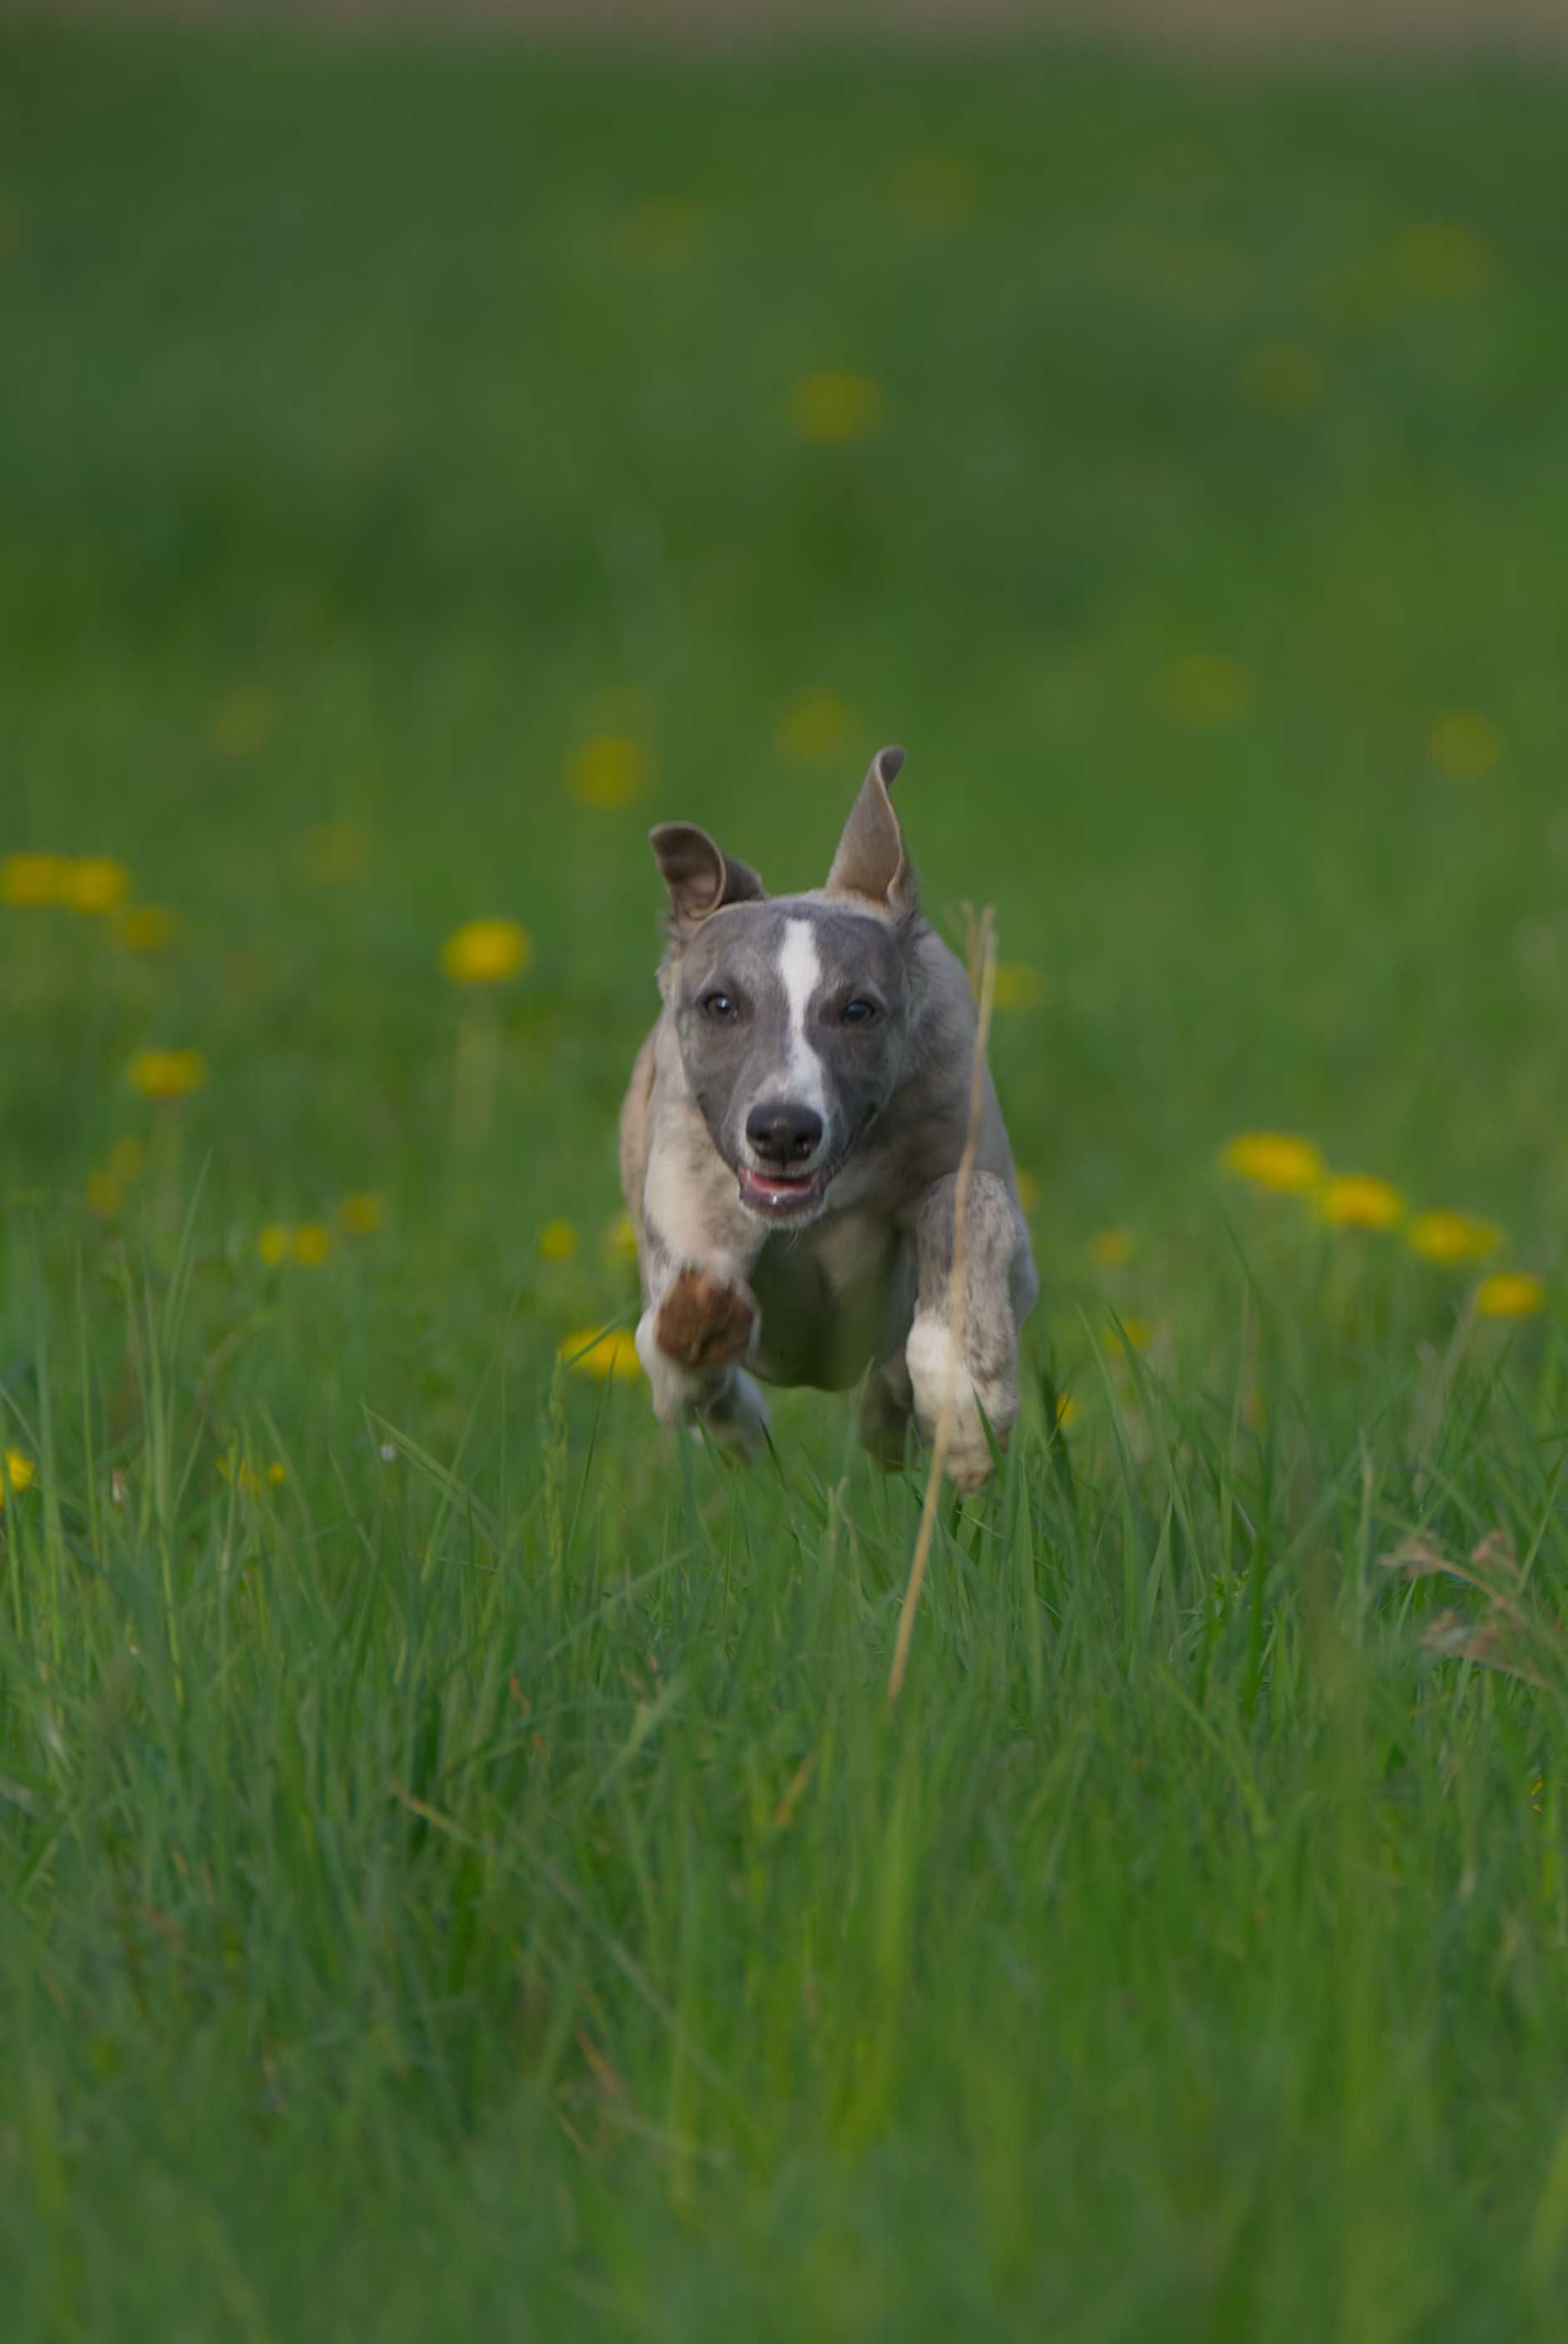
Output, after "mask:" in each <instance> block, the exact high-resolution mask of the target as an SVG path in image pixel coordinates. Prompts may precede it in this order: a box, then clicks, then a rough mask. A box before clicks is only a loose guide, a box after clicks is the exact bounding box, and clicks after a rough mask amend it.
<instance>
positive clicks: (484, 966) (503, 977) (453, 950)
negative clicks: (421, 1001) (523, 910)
mask: <svg viewBox="0 0 1568 2344" xmlns="http://www.w3.org/2000/svg"><path fill="white" fill-rule="evenodd" d="M532 958H533V939H532V937H531V935H529V933H528V930H527V929H526V928H521V927H519V925H518V924H517V922H516V921H515V920H470V921H468V922H467V923H466V924H464V925H463V926H462V927H460V928H454V929H453V930H452V932H451V935H450V936H449V937H448V938H447V940H446V942H445V944H444V945H442V946H441V966H442V968H443V969H444V970H445V972H446V974H447V975H448V976H450V979H451V981H452V983H453V984H454V985H504V984H505V983H506V981H507V979H508V977H511V976H520V975H521V973H522V971H523V970H524V969H525V968H526V967H527V966H528V965H529V963H530V961H531V959H532Z"/></svg>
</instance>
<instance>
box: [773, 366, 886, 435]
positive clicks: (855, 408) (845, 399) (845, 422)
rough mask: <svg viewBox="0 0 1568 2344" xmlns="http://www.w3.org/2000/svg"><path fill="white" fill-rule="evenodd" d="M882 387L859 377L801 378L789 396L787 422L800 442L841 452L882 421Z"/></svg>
mask: <svg viewBox="0 0 1568 2344" xmlns="http://www.w3.org/2000/svg"><path fill="white" fill-rule="evenodd" d="M884 406H885V399H884V397H883V391H882V385H881V384H880V383H879V382H873V381H872V380H871V379H870V377H869V376H868V375H863V374H835V373H828V374H808V375H803V376H802V378H801V379H800V381H799V382H797V383H796V384H795V386H794V389H793V390H792V391H791V392H790V395H789V419H790V423H791V426H792V427H793V429H794V430H795V431H796V432H797V433H798V434H799V436H800V438H801V439H803V440H815V442H816V444H817V445H818V447H821V448H841V447H843V446H844V445H845V443H846V442H847V441H848V440H862V439H864V438H865V435H866V433H867V432H870V431H875V429H876V427H877V425H878V424H879V423H880V422H881V420H882V411H883V408H884Z"/></svg>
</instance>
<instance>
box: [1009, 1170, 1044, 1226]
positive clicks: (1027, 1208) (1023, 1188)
mask: <svg viewBox="0 0 1568 2344" xmlns="http://www.w3.org/2000/svg"><path fill="white" fill-rule="evenodd" d="M1013 1180H1014V1184H1015V1186H1016V1187H1017V1191H1018V1209H1019V1211H1020V1212H1021V1213H1022V1214H1023V1215H1024V1216H1025V1217H1026V1219H1027V1217H1028V1216H1029V1215H1030V1214H1032V1213H1037V1212H1038V1210H1039V1208H1040V1184H1039V1182H1038V1181H1037V1179H1036V1177H1035V1176H1034V1174H1033V1173H1032V1172H1018V1171H1015V1172H1014V1174H1013Z"/></svg>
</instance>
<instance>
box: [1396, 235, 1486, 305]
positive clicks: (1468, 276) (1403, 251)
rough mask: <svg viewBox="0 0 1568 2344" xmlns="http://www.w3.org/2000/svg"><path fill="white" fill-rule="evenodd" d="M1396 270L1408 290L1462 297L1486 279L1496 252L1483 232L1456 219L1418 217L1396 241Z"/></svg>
mask: <svg viewBox="0 0 1568 2344" xmlns="http://www.w3.org/2000/svg"><path fill="white" fill-rule="evenodd" d="M1393 262H1394V271H1395V274H1396V275H1397V276H1398V278H1399V279H1400V281H1401V284H1402V285H1403V286H1404V287H1405V288H1406V290H1407V291H1409V292H1411V293H1415V294H1418V295H1421V296H1423V297H1424V298H1426V299H1428V300H1432V301H1453V300H1459V299H1462V298H1464V296H1465V295H1466V294H1470V293H1478V292H1479V291H1480V290H1481V288H1482V285H1483V284H1484V283H1485V282H1486V277H1487V272H1488V270H1489V269H1490V268H1491V266H1492V254H1491V251H1490V250H1489V248H1488V247H1487V243H1486V239H1485V237H1482V236H1478V235H1477V233H1476V231H1475V230H1474V228H1472V227H1461V226H1460V225H1459V223H1458V222H1457V221H1454V220H1418V221H1417V222H1416V223H1415V224H1414V225H1413V226H1412V227H1407V228H1405V229H1403V230H1402V231H1401V234H1400V235H1399V236H1398V237H1396V239H1395V241H1394V249H1393Z"/></svg>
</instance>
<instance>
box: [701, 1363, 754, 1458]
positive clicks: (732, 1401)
mask: <svg viewBox="0 0 1568 2344" xmlns="http://www.w3.org/2000/svg"><path fill="white" fill-rule="evenodd" d="M700 1412H701V1416H702V1420H703V1423H704V1424H705V1425H706V1426H707V1428H708V1430H709V1431H710V1432H711V1433H712V1434H713V1438H714V1440H716V1441H718V1442H719V1444H720V1445H721V1447H723V1448H724V1449H733V1450H736V1451H737V1452H738V1454H739V1455H741V1456H743V1457H760V1456H761V1454H762V1451H763V1445H764V1442H765V1440H766V1439H767V1431H768V1409H767V1402H766V1400H764V1398H763V1396H762V1394H761V1392H760V1391H759V1390H758V1389H757V1388H756V1385H755V1384H754V1382H753V1381H752V1379H751V1377H750V1376H748V1375H747V1373H746V1371H745V1369H744V1368H734V1369H732V1370H731V1372H730V1376H729V1379H728V1381H727V1382H726V1383H724V1384H723V1385H722V1386H721V1387H720V1389H719V1390H718V1391H717V1392H715V1393H714V1395H713V1398H712V1399H707V1400H704V1401H703V1405H702V1409H701V1411H700Z"/></svg>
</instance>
